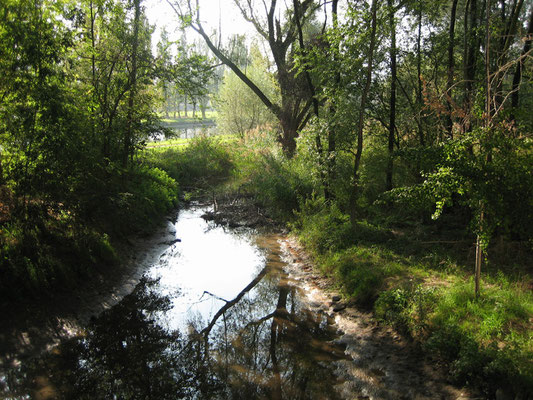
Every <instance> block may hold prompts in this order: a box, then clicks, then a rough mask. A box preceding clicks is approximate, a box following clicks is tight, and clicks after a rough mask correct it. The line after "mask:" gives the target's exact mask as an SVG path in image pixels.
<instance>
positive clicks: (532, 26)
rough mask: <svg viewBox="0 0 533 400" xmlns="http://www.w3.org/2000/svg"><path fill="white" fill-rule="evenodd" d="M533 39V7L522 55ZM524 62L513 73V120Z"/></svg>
mask: <svg viewBox="0 0 533 400" xmlns="http://www.w3.org/2000/svg"><path fill="white" fill-rule="evenodd" d="M532 39H533V9H532V10H531V12H530V14H529V26H528V29H527V39H526V41H525V43H524V48H523V49H522V54H521V56H522V57H524V56H525V55H526V54H527V53H529V52H530V50H531V41H532ZM522 64H523V60H520V61H519V62H518V63H517V64H516V68H515V72H514V75H513V86H512V92H513V93H512V95H511V120H513V121H514V120H516V117H515V111H516V110H517V108H518V100H519V97H518V92H519V90H520V82H521V81H522Z"/></svg>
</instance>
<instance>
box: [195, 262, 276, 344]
mask: <svg viewBox="0 0 533 400" xmlns="http://www.w3.org/2000/svg"><path fill="white" fill-rule="evenodd" d="M266 273H267V267H265V268H263V269H262V270H261V272H260V273H259V274H258V275H257V276H256V277H255V278H254V280H253V281H251V282H250V283H249V284H248V285H247V286H246V287H245V288H244V289H243V290H241V292H240V293H239V294H238V295H237V296H236V297H235V298H234V299H233V300H231V301H227V302H226V304H225V305H224V306H223V307H222V308H221V309H220V310H218V311H217V313H216V314H215V316H214V317H213V319H212V320H211V322H210V323H209V325H207V326H206V327H205V328H204V329H202V331H201V332H200V333H201V334H202V335H204V336H205V338H206V339H207V337H208V336H209V333H210V332H211V329H213V327H214V326H215V324H216V323H217V320H218V319H219V318H220V317H221V316H222V315H223V314H224V313H225V312H226V311H228V310H229V309H230V308H231V307H233V306H234V305H235V304H237V303H238V302H239V301H240V300H241V299H242V297H243V296H244V295H245V294H246V293H248V292H249V291H250V290H252V289H253V288H254V287H255V286H256V285H257V284H258V283H259V282H261V280H262V279H263V278H264V277H265V275H266ZM224 301H226V300H224Z"/></svg>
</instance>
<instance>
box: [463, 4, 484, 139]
mask: <svg viewBox="0 0 533 400" xmlns="http://www.w3.org/2000/svg"><path fill="white" fill-rule="evenodd" d="M465 24H468V29H467V30H466V32H465V55H464V81H465V101H464V105H463V108H464V111H465V114H466V115H467V116H468V117H467V121H465V127H464V129H465V131H466V132H470V131H471V130H472V121H471V119H472V116H471V114H472V113H471V110H472V98H473V88H474V79H475V77H476V62H477V53H478V50H479V45H480V42H479V39H478V34H477V33H476V31H477V27H478V16H477V0H469V2H468V3H467V7H466V8H465ZM469 119H470V120H469Z"/></svg>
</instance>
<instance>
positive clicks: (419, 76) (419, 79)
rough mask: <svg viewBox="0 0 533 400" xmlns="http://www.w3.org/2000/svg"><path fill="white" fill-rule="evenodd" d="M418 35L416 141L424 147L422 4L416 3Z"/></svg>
mask: <svg viewBox="0 0 533 400" xmlns="http://www.w3.org/2000/svg"><path fill="white" fill-rule="evenodd" d="M417 24H418V33H417V36H416V75H417V83H418V85H417V90H416V103H417V108H418V118H417V123H418V140H419V142H420V146H425V144H426V141H425V137H424V129H423V127H422V2H421V0H419V1H418V22H417Z"/></svg>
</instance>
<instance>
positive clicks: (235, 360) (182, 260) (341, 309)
mask: <svg viewBox="0 0 533 400" xmlns="http://www.w3.org/2000/svg"><path fill="white" fill-rule="evenodd" d="M207 211H210V208H209V207H206V206H202V205H196V206H191V207H190V208H188V209H185V210H182V211H180V213H179V215H178V217H177V219H176V220H171V221H169V224H168V225H167V227H166V228H165V230H164V231H163V232H160V233H159V234H158V235H156V236H155V239H152V242H150V241H148V243H149V246H148V249H146V251H145V252H144V253H143V252H140V253H139V255H136V256H135V257H132V260H131V262H132V263H134V264H135V263H136V265H134V266H130V268H131V270H132V271H133V272H132V273H131V274H130V275H129V276H128V278H127V279H124V280H123V281H122V283H121V284H119V285H117V286H116V287H115V289H114V290H113V291H114V293H111V295H112V297H111V298H112V299H114V301H110V302H102V301H100V302H99V304H100V305H101V308H100V309H95V308H94V305H93V307H92V308H89V309H87V310H86V311H85V312H82V315H81V316H80V318H79V321H80V323H79V324H78V325H77V326H76V329H72V330H71V331H72V332H71V334H66V335H63V336H62V337H61V339H60V340H56V341H55V343H53V345H50V346H48V348H47V349H44V351H41V352H40V355H38V356H32V357H25V358H22V361H18V362H13V363H12V364H11V368H10V369H9V370H7V372H6V373H5V375H4V377H3V378H2V379H1V380H0V383H1V384H2V386H3V388H2V392H0V393H3V394H4V396H5V397H6V398H36V399H55V398H76V399H107V398H110V399H112V398H117V399H120V398H135V399H180V398H185V399H357V398H372V399H389V398H390V399H397V398H406V399H410V398H418V399H422V398H426V399H432V398H450V399H451V398H454V399H457V398H463V399H466V398H471V397H469V395H468V393H467V392H466V391H464V390H461V389H458V388H455V387H453V386H451V385H449V384H448V382H446V379H445V378H446V377H445V375H443V374H442V372H441V371H438V370H435V369H434V368H432V366H431V362H429V361H427V360H425V359H424V358H423V357H422V356H420V355H418V354H413V351H412V350H413V349H414V347H412V346H410V345H409V344H408V343H405V341H403V339H401V338H400V337H399V336H397V335H395V334H394V332H392V331H390V330H387V329H385V328H382V327H379V326H377V325H376V324H375V323H373V322H372V320H371V317H370V316H369V315H368V314H364V313H362V312H359V311H357V310H356V309H354V308H352V307H350V305H349V304H344V303H342V301H340V302H339V300H338V298H337V295H336V294H334V293H331V292H330V291H329V290H331V287H330V285H329V286H328V282H327V280H325V278H322V277H319V276H318V275H316V274H315V272H314V271H313V269H312V265H311V263H310V261H309V259H308V258H307V257H306V256H305V253H304V252H303V251H302V249H300V248H299V247H298V245H297V243H296V242H294V241H291V240H289V239H288V238H286V237H285V236H283V235H279V234H277V233H275V232H268V231H265V230H254V229H251V228H246V227H239V228H231V229H230V228H228V227H227V226H220V225H217V224H215V223H214V222H212V221H211V222H209V221H206V220H205V219H204V218H202V216H204V214H205V213H206V212H207ZM162 238H164V240H162ZM145 245H146V243H145ZM150 246H152V247H150ZM143 254H144V255H143ZM113 296H114V297H113ZM100 300H101V299H100ZM89 310H91V312H92V315H93V317H92V318H83V315H85V316H87V315H89V314H91V312H89Z"/></svg>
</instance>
